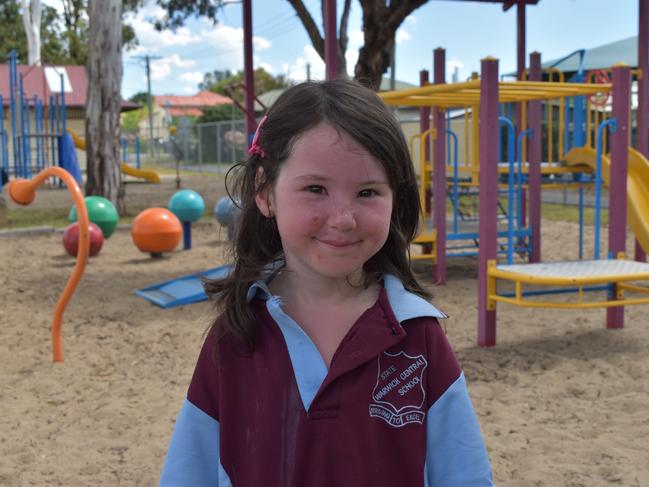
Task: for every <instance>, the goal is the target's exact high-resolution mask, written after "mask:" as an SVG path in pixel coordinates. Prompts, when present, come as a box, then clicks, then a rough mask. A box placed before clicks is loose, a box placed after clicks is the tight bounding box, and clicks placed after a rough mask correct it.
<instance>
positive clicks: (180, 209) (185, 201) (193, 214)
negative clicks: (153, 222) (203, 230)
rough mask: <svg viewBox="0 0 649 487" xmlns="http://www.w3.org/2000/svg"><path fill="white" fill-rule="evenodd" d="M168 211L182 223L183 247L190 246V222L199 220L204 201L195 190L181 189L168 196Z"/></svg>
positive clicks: (203, 209) (202, 211)
mask: <svg viewBox="0 0 649 487" xmlns="http://www.w3.org/2000/svg"><path fill="white" fill-rule="evenodd" d="M167 208H169V211H171V212H172V213H173V214H174V215H176V216H177V217H178V219H179V220H180V221H181V223H182V224H183V244H184V245H183V248H184V249H185V250H188V249H191V248H192V222H195V221H197V220H200V218H201V217H202V216H203V213H204V212H205V201H203V197H202V196H201V195H200V194H198V193H197V192H196V191H192V190H191V189H182V190H180V191H176V192H175V193H174V195H173V196H172V197H171V198H169V204H168V205H167Z"/></svg>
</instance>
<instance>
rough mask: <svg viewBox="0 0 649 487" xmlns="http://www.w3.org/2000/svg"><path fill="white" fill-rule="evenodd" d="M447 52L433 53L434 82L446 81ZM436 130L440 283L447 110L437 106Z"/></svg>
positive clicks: (440, 274)
mask: <svg viewBox="0 0 649 487" xmlns="http://www.w3.org/2000/svg"><path fill="white" fill-rule="evenodd" d="M445 67H446V52H445V51H444V49H443V48H441V47H438V48H437V49H435V51H434V53H433V69H434V72H433V82H434V83H435V84H443V83H446V69H445ZM433 116H434V124H435V131H436V132H437V137H436V138H435V146H434V147H435V154H434V157H433V164H434V167H433V181H432V187H433V203H434V207H433V212H434V214H433V221H434V223H435V230H436V232H437V259H436V260H437V261H436V263H435V267H434V270H433V278H434V279H435V283H436V284H438V285H444V284H446V110H444V109H442V108H435V110H434V112H433Z"/></svg>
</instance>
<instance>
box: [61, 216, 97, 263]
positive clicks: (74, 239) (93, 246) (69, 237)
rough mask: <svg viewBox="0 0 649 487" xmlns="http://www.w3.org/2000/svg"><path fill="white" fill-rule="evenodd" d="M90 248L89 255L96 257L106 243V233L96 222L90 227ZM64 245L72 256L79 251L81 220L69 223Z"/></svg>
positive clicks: (64, 235) (64, 233) (64, 236)
mask: <svg viewBox="0 0 649 487" xmlns="http://www.w3.org/2000/svg"><path fill="white" fill-rule="evenodd" d="M88 235H89V238H90V249H89V253H88V256H89V257H95V256H96V255H98V254H99V251H100V250H101V248H102V246H103V245H104V234H103V233H102V231H101V228H99V227H98V226H97V225H95V224H94V223H92V222H91V223H90V227H89V228H88ZM63 247H64V248H65V251H66V252H67V253H68V255H69V256H70V257H76V256H77V253H78V252H79V222H75V223H73V224H71V225H68V226H67V228H66V229H65V231H64V232H63Z"/></svg>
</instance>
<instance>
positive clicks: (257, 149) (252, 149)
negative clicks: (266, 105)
mask: <svg viewBox="0 0 649 487" xmlns="http://www.w3.org/2000/svg"><path fill="white" fill-rule="evenodd" d="M267 118H268V116H266V115H264V117H263V118H262V119H261V120H260V121H259V125H257V130H255V136H254V137H253V138H252V145H251V146H250V149H248V154H257V155H258V156H259V157H261V158H262V159H263V158H264V157H266V153H265V152H264V149H262V148H261V146H260V145H259V144H258V143H257V139H259V132H260V131H261V127H262V126H263V125H264V123H265V122H266V119H267Z"/></svg>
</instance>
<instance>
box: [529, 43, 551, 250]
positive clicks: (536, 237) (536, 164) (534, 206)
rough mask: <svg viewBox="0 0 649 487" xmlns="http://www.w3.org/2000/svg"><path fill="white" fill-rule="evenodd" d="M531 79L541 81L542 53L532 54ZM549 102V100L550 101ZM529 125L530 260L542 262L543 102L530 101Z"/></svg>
mask: <svg viewBox="0 0 649 487" xmlns="http://www.w3.org/2000/svg"><path fill="white" fill-rule="evenodd" d="M529 78H530V81H541V54H540V53H538V52H533V53H532V54H530V76H529ZM548 103H549V102H548ZM527 116H528V120H529V122H528V125H529V128H530V129H532V134H531V140H530V143H529V144H528V151H529V152H528V161H529V162H528V164H529V165H528V187H529V207H530V210H529V214H530V227H531V229H532V242H531V243H532V245H531V249H530V259H529V260H530V262H541V141H542V140H543V137H542V135H541V102H540V101H539V100H534V101H530V102H529V109H528V110H527Z"/></svg>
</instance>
